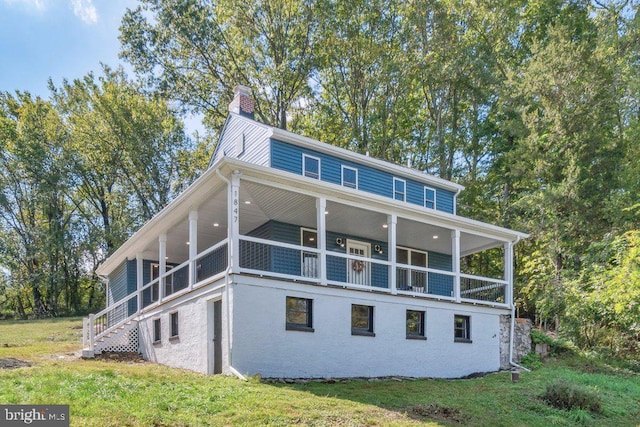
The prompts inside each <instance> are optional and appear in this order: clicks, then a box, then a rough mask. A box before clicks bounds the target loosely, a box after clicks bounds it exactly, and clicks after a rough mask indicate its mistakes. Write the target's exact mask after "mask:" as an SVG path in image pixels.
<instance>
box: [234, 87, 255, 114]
mask: <svg viewBox="0 0 640 427" xmlns="http://www.w3.org/2000/svg"><path fill="white" fill-rule="evenodd" d="M253 110H254V102H253V98H252V97H251V90H250V89H249V88H248V87H246V86H242V85H238V86H236V87H234V88H233V101H231V104H229V111H230V112H232V113H236V114H240V115H241V116H244V117H248V118H250V119H251V120H253V118H254V115H253Z"/></svg>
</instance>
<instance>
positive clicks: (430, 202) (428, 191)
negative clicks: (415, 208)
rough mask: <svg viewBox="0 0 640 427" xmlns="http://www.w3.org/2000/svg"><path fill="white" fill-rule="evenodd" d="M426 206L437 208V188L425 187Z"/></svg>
mask: <svg viewBox="0 0 640 427" xmlns="http://www.w3.org/2000/svg"><path fill="white" fill-rule="evenodd" d="M424 207H425V208H429V209H435V208H436V190H435V189H434V188H430V187H424Z"/></svg>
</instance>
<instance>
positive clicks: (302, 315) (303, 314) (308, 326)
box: [286, 297, 314, 332]
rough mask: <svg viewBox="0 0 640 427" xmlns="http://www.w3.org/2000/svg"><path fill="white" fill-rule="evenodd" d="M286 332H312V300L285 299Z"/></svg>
mask: <svg viewBox="0 0 640 427" xmlns="http://www.w3.org/2000/svg"><path fill="white" fill-rule="evenodd" d="M286 304H287V307H286V311H287V313H286V321H287V326H286V329H287V331H303V332H313V331H314V330H313V300H311V299H308V298H296V297H287V303H286Z"/></svg>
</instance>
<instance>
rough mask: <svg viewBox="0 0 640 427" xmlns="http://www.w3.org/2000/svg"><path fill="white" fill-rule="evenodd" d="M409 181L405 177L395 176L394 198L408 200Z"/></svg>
mask: <svg viewBox="0 0 640 427" xmlns="http://www.w3.org/2000/svg"><path fill="white" fill-rule="evenodd" d="M406 187H407V183H406V181H405V180H404V179H400V178H393V198H394V199H396V200H401V201H403V202H404V201H405V200H406Z"/></svg>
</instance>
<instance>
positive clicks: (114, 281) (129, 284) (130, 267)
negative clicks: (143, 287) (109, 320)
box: [109, 260, 138, 315]
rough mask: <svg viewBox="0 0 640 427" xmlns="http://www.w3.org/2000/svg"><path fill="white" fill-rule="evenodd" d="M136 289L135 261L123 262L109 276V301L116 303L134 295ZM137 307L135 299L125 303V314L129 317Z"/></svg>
mask: <svg viewBox="0 0 640 427" xmlns="http://www.w3.org/2000/svg"><path fill="white" fill-rule="evenodd" d="M136 289H137V283H136V261H135V260H131V261H129V260H127V261H124V262H123V263H122V264H120V265H119V266H118V268H116V269H115V270H114V271H113V272H111V274H110V275H109V292H110V294H111V301H112V302H113V303H116V302H118V301H120V300H122V299H124V298H126V297H127V296H129V295H130V294H132V293H134V292H135V291H136ZM137 305H138V302H137V300H136V299H135V298H133V299H131V300H130V301H129V302H128V303H127V312H128V314H129V315H132V314H133V313H135V311H136V309H137Z"/></svg>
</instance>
